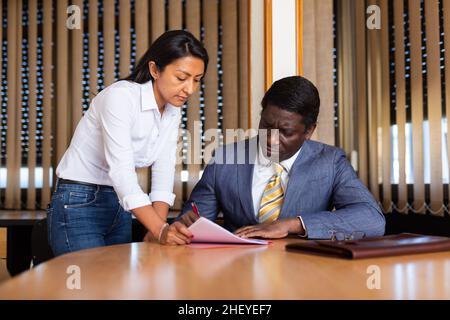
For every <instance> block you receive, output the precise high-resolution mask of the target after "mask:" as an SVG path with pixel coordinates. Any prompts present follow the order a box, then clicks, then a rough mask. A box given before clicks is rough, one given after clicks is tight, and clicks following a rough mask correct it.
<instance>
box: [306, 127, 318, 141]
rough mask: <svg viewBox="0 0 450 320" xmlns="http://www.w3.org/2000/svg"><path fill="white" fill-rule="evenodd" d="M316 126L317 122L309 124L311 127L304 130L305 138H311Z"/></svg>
mask: <svg viewBox="0 0 450 320" xmlns="http://www.w3.org/2000/svg"><path fill="white" fill-rule="evenodd" d="M316 127H317V123H314V124H313V125H311V127H309V129H308V130H306V133H305V138H306V140H309V139H311V137H312V135H313V133H314V130H316Z"/></svg>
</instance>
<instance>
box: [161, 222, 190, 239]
mask: <svg viewBox="0 0 450 320" xmlns="http://www.w3.org/2000/svg"><path fill="white" fill-rule="evenodd" d="M160 233H161V237H160V239H159V243H161V244H167V245H183V244H189V243H191V239H192V237H193V235H192V233H191V232H190V231H189V230H188V228H187V227H186V226H185V225H184V224H183V223H181V222H179V221H175V222H174V223H172V224H171V225H169V226H168V225H164V226H163V229H162V230H161V231H160Z"/></svg>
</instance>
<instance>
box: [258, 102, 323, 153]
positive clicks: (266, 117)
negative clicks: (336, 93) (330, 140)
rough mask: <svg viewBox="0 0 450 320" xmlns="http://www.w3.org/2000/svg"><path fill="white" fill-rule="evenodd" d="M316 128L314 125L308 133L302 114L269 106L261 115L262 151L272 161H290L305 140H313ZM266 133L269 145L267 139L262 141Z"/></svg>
mask: <svg viewBox="0 0 450 320" xmlns="http://www.w3.org/2000/svg"><path fill="white" fill-rule="evenodd" d="M315 128H316V125H313V126H312V127H311V128H310V129H309V130H308V131H306V130H305V125H304V124H303V117H302V116H301V115H300V114H298V113H295V112H290V111H287V110H284V109H281V108H278V107H277V106H274V105H270V104H269V105H267V106H266V108H265V109H264V111H263V112H262V113H261V120H260V121H259V130H260V132H259V136H260V142H263V143H261V148H262V151H263V153H264V154H265V155H266V156H267V157H270V158H271V159H274V158H275V159H276V158H278V159H279V161H284V160H286V159H289V158H290V157H292V156H293V155H294V154H295V153H296V152H297V151H298V150H299V149H300V147H301V146H302V145H303V142H304V141H305V140H308V139H310V138H311V135H312V134H313V132H314V129H315ZM261 130H265V131H261ZM271 130H276V131H271ZM265 132H267V143H264V140H265V139H261V136H262V135H264V134H266V133H265Z"/></svg>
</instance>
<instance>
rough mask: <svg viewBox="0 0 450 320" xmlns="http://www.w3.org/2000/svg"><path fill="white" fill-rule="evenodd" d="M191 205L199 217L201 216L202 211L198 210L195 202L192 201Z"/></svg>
mask: <svg viewBox="0 0 450 320" xmlns="http://www.w3.org/2000/svg"><path fill="white" fill-rule="evenodd" d="M191 207H192V210H194V213H195V214H196V215H197V217H198V218H200V213H199V212H198V208H197V206H196V205H195V203H194V202H191Z"/></svg>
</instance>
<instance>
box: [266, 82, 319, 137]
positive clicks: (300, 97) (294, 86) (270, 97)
mask: <svg viewBox="0 0 450 320" xmlns="http://www.w3.org/2000/svg"><path fill="white" fill-rule="evenodd" d="M268 105H272V106H276V107H278V108H280V109H284V110H287V111H290V112H296V113H298V114H300V115H301V116H302V117H303V124H304V125H305V129H306V130H309V129H310V128H311V126H313V125H314V124H316V122H317V117H318V115H319V107H320V98H319V92H318V91H317V88H316V87H315V86H314V85H313V84H312V83H311V82H310V81H309V80H308V79H306V78H303V77H300V76H293V77H287V78H283V79H280V80H278V81H275V82H274V83H273V84H272V86H271V87H270V89H269V90H267V92H266V94H265V95H264V98H263V99H262V101H261V107H262V110H264V109H265V108H266V107H267V106H268Z"/></svg>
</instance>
